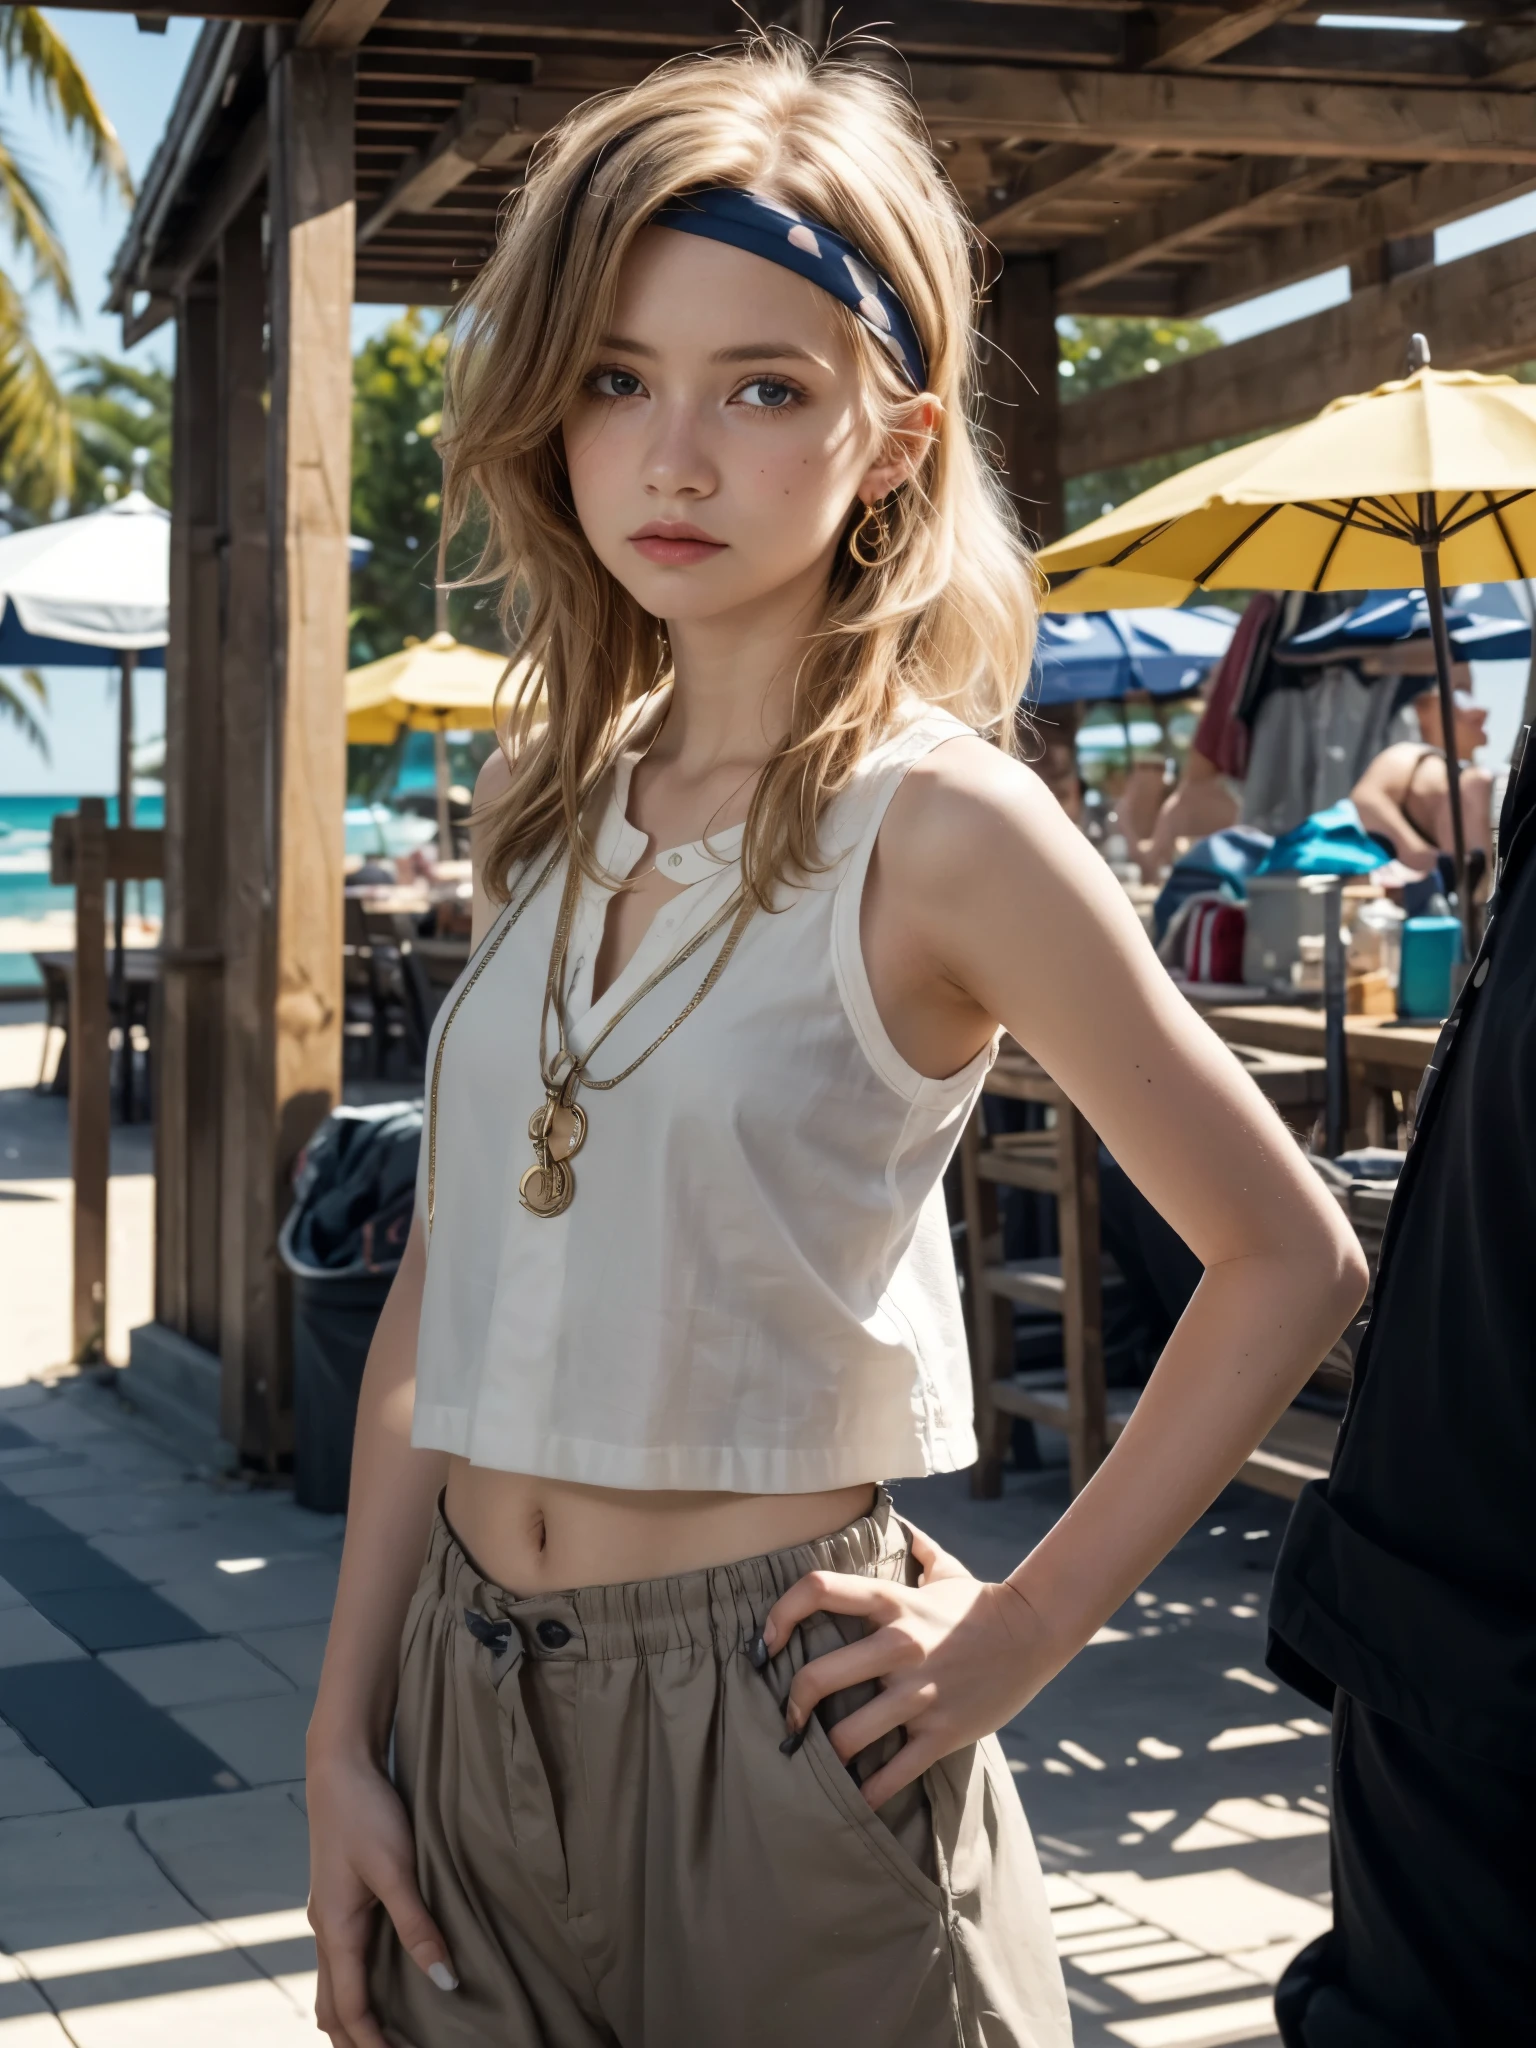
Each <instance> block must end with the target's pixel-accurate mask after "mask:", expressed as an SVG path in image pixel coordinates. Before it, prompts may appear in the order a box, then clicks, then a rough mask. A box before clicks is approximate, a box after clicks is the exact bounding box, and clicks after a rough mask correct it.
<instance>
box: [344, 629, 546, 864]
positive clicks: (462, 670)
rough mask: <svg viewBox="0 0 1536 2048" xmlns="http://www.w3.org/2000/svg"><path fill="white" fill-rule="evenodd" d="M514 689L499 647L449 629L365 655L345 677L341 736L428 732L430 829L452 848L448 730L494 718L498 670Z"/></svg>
mask: <svg viewBox="0 0 1536 2048" xmlns="http://www.w3.org/2000/svg"><path fill="white" fill-rule="evenodd" d="M503 676H507V677H508V682H509V687H511V689H512V693H513V695H514V696H515V695H516V687H515V685H516V677H515V675H509V665H508V662H507V659H506V656H505V655H501V654H491V653H489V652H487V650H486V649H485V648H483V647H466V646H465V645H464V644H463V643H462V642H461V641H458V640H455V639H454V637H453V635H452V634H451V633H447V632H437V633H434V634H433V635H432V637H431V639H430V640H421V641H418V642H417V643H416V644H415V645H414V646H412V647H402V648H401V649H400V651H399V653H398V654H386V655H385V656H384V658H383V660H382V661H370V662H368V663H366V664H365V665H364V666H363V667H362V668H355V669H353V670H352V671H351V673H350V674H349V675H348V677H347V742H348V744H349V745H351V746H389V745H391V744H392V743H393V742H394V741H395V740H396V739H397V738H398V737H399V735H400V732H401V729H402V728H403V727H409V728H410V729H411V730H412V731H413V732H430V733H432V734H433V735H434V737H435V754H436V769H437V830H438V849H439V854H440V856H441V858H443V859H447V858H448V857H449V855H450V853H451V852H452V847H453V840H452V836H451V828H450V822H449V817H448V738H447V736H448V734H449V733H450V732H470V731H484V730H486V729H488V728H490V727H492V726H494V724H495V703H496V691H497V688H498V686H499V684H500V683H501V680H502V677H503Z"/></svg>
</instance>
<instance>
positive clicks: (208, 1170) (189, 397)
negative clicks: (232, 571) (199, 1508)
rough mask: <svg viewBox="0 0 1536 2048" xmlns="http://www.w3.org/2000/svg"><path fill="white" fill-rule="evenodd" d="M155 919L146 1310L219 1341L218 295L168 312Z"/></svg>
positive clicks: (188, 1332)
mask: <svg viewBox="0 0 1536 2048" xmlns="http://www.w3.org/2000/svg"><path fill="white" fill-rule="evenodd" d="M171 460H172V469H173V480H172V492H171V504H172V512H171V637H170V644H169V646H168V647H167V648H166V657H165V862H164V865H165V926H164V930H163V932H162V934H161V991H160V1028H159V1035H158V1038H157V1042H156V1045H155V1084H156V1085H155V1320H156V1322H158V1323H163V1324H165V1325H167V1326H168V1327H169V1328H171V1329H173V1330H176V1331H177V1332H179V1334H180V1335H181V1336H183V1337H186V1338H188V1339H190V1340H191V1342H192V1343H194V1344H201V1345H203V1346H204V1347H206V1348H207V1349H209V1350H213V1349H216V1348H217V1346H218V1340H219V1188H220V1170H219V1121H220V1097H221V1068H222V1058H221V1054H222V1038H223V1022H222V990H221V986H220V977H219V965H220V945H221V939H222V920H223V896H224V811H223V802H224V790H223V780H224V730H223V717H222V713H221V706H220V700H219V689H218V669H219V558H218V523H219V496H218V484H219V468H218V305H217V302H216V300H214V299H213V298H212V297H210V296H209V295H208V294H206V293H201V292H200V293H197V294H195V295H193V296H191V297H189V298H184V299H183V300H182V301H181V302H180V304H179V306H178V308H177V315H176V384H175V403H174V413H173V420H172V442H171Z"/></svg>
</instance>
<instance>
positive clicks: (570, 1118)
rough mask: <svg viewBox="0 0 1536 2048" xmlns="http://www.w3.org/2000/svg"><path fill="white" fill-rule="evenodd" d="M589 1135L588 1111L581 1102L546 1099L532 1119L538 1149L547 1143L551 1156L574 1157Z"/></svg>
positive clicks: (532, 1134) (531, 1137) (530, 1132)
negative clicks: (550, 1100)
mask: <svg viewBox="0 0 1536 2048" xmlns="http://www.w3.org/2000/svg"><path fill="white" fill-rule="evenodd" d="M586 1136H587V1112H586V1111H585V1110H584V1109H583V1108H582V1106H581V1104H580V1103H579V1102H546V1103H545V1105H544V1107H543V1108H542V1109H536V1110H535V1111H534V1112H533V1115H532V1116H531V1117H529V1119H528V1137H529V1140H530V1142H531V1143H532V1145H533V1147H534V1149H535V1151H537V1149H538V1147H539V1146H540V1145H541V1144H542V1145H546V1146H547V1147H548V1148H549V1156H550V1158H551V1159H574V1158H575V1157H576V1154H577V1153H578V1152H579V1151H580V1150H581V1148H582V1145H583V1144H584V1143H585V1141H586Z"/></svg>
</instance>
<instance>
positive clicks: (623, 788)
mask: <svg viewBox="0 0 1536 2048" xmlns="http://www.w3.org/2000/svg"><path fill="white" fill-rule="evenodd" d="M644 752H645V748H644V747H643V746H640V747H636V748H634V749H632V750H627V751H626V752H624V753H622V754H620V755H619V757H618V759H617V760H616V761H615V762H614V764H613V788H612V793H611V795H610V796H609V799H608V814H607V816H606V818H605V819H604V820H603V825H602V829H601V831H600V832H599V834H598V843H597V857H598V860H599V861H600V862H601V864H602V865H603V866H604V867H605V868H607V870H608V872H609V873H610V874H614V875H621V876H627V875H628V874H629V873H630V872H631V871H632V870H633V868H634V867H635V866H636V864H637V863H638V861H639V859H640V857H641V855H642V854H643V853H644V851H645V841H646V835H645V834H644V833H643V832H642V831H641V830H640V828H639V826H638V825H632V824H631V823H630V822H629V785H630V781H631V778H632V777H633V775H634V772H635V766H636V763H637V762H638V761H639V760H640V759H641V757H642V755H643V754H644ZM746 829H747V828H746V826H745V825H729V826H727V827H726V829H725V830H724V831H723V832H712V833H711V834H710V836H709V838H708V839H696V840H694V841H693V843H692V844H691V845H688V846H664V847H663V848H662V849H661V851H660V852H659V853H658V854H657V855H656V872H657V874H659V875H660V876H661V878H662V880H663V881H666V882H675V883H676V884H677V885H678V887H679V888H680V889H687V888H691V887H692V885H693V884H694V883H695V882H707V881H709V880H711V879H712V878H713V877H714V876H716V875H718V874H719V873H720V870H721V869H722V868H725V867H734V866H735V865H736V863H737V862H738V860H739V859H740V858H741V842H742V840H743V838H744V837H745V836H746Z"/></svg>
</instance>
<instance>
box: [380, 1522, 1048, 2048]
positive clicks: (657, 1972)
mask: <svg viewBox="0 0 1536 2048" xmlns="http://www.w3.org/2000/svg"><path fill="white" fill-rule="evenodd" d="M812 1570H828V1571H835V1572H849V1573H859V1574H862V1575H864V1576H871V1577H880V1578H888V1579H895V1580H898V1581H904V1582H906V1583H908V1584H911V1583H913V1582H915V1580H916V1578H917V1576H918V1574H917V1568H916V1566H915V1564H914V1563H913V1561H912V1558H911V1555H910V1548H909V1539H908V1532H907V1530H906V1529H905V1527H904V1526H903V1525H902V1524H901V1522H900V1521H899V1520H898V1519H897V1518H896V1517H895V1516H894V1515H893V1514H892V1512H891V1506H890V1500H889V1497H888V1496H886V1495H884V1494H881V1495H880V1496H879V1497H878V1499H877V1501H876V1504H875V1507H874V1508H873V1510H872V1511H871V1513H870V1514H869V1515H867V1516H865V1517H864V1518H863V1519H862V1520H860V1521H858V1522H855V1523H853V1524H852V1526H851V1527H849V1528H847V1529H844V1530H842V1531H841V1532H840V1533H839V1534H837V1535H835V1536H828V1537H824V1538H822V1539H821V1540H820V1541H818V1542H815V1543H807V1544H802V1545H801V1546H800V1547H799V1548H797V1549H794V1550H785V1551H780V1552H778V1553H776V1554H775V1555H773V1556H769V1557H755V1558H749V1559H747V1560H746V1561H745V1562H743V1563H740V1564H730V1565H721V1566H718V1567H716V1568H715V1569H713V1570H709V1571H700V1572H690V1573H688V1574H686V1575H684V1576H683V1577H680V1578H675V1579H655V1580H652V1581H650V1582H648V1583H641V1584H634V1585H617V1586H589V1587H586V1588H584V1589H583V1590H581V1591H579V1592H574V1593H559V1594H551V1595H547V1596H543V1595H541V1596H538V1597H534V1598H530V1599H517V1598H514V1597H513V1596H512V1595H511V1594H509V1593H506V1592H504V1591H503V1590H502V1589H501V1588H500V1587H498V1586H495V1585H492V1584H490V1583H489V1582H488V1581H487V1580H486V1579H484V1578H483V1577H482V1576H481V1575H480V1573H479V1572H478V1571H477V1570H476V1568H475V1566H474V1565H473V1563H472V1562H471V1561H470V1559H469V1558H468V1557H467V1556H466V1555H465V1553H464V1551H463V1550H462V1549H461V1547H460V1546H459V1544H458V1542H457V1541H456V1539H455V1538H454V1536H453V1534H452V1531H451V1530H450V1529H449V1528H448V1526H447V1524H446V1523H445V1522H444V1521H443V1520H442V1518H441V1516H439V1518H438V1521H437V1525H436V1527H435V1529H434V1531H433V1535H432V1541H431V1546H430V1549H429V1552H428V1556H427V1563H426V1568H425V1570H424V1572H423V1574H422V1578H421V1583H420V1585H419V1586H418V1588H417V1591H416V1595H415V1599H414V1601H413V1602H412V1605H411V1610H410V1614H409V1618H408V1620H407V1622H406V1629H405V1637H404V1643H403V1647H402V1666H401V1682H400V1702H399V1708H398V1717H397V1721H396V1727H395V1768H396V1778H397V1782H398V1784H399V1786H400V1790H401V1793H402V1795H403V1797H404V1799H405V1802H406V1805H407V1807H408V1808H409V1811H410V1814H411V1817H412V1821H413V1823H414V1826H415V1830H416V1860H417V1869H418V1876H419V1880H420V1884H421V1890H422V1894H423V1896H424V1898H425V1900H426V1903H427V1907H428V1909H429V1911H430V1912H431V1913H432V1914H433V1915H434V1916H435V1917H436V1920H437V1923H438V1925H439V1926H440V1927H441V1929H442V1931H443V1935H444V1937H445V1939H446V1940H447V1943H448V1947H449V1951H450V1953H451V1955H452V1958H453V1966H454V1969H455V1970H456V1971H457V1973H458V1976H459V1989H458V1990H457V1991H455V1992H442V1991H439V1990H437V1989H436V1988H435V1987H434V1986H433V1985H432V1984H431V1983H430V1982H429V1981H428V1980H427V1978H426V1977H425V1976H424V1975H423V1974H422V1973H421V1971H420V1970H418V1969H417V1967H416V1965H415V1964H414V1963H413V1962H411V1960H410V1959H409V1957H408V1956H406V1955H405V1954H404V1953H403V1951H402V1950H401V1948H400V1945H399V1942H398V1941H397V1939H396V1938H395V1936H394V1932H393V1930H392V1928H391V1927H390V1925H389V1922H388V1920H387V1919H386V1918H385V1917H384V1916H383V1915H382V1914H381V1915H380V1916H379V1930H378V1938H377V1940H376V1944H375V1951H374V1957H373V1965H372V1973H371V1987H372V1996H373V2000H374V2011H375V2013H376V2014H377V2016H378V2018H379V2021H380V2024H381V2025H382V2026H383V2027H384V2029H385V2031H386V2033H387V2035H388V2037H389V2039H390V2040H391V2041H392V2042H394V2043H396V2044H398V2048H599V2044H601V2048H941V2044H943V2048H1005V2044H1008V2048H1012V2044H1017V2048H1070V2043H1071V2038H1072V2033H1071V2024H1070V2021H1069V2019H1068V2016H1067V2005H1066V1996H1065V1992H1064V1990H1063V1987H1062V1980H1061V1970H1060V1966H1059V1964H1058V1963H1057V1960H1056V1951H1055V1945H1054V1943H1053V1941H1052V1938H1051V1926H1050V1915H1049V1912H1048V1910H1047V1907H1046V1903H1045V1893H1044V1886H1043V1884H1042V1882H1041V1876H1040V1865H1039V1861H1038V1859H1037V1857H1036V1855H1035V1848H1034V1843H1033V1841H1032V1840H1031V1838H1030V1833H1029V1828H1028V1826H1027V1824H1026V1823H1025V1819H1024V1815H1023V1812H1022V1810H1021V1808H1020V1806H1019V1800H1018V1795H1017V1793H1016V1792H1015V1790H1014V1786H1013V1781H1012V1778H1011V1777H1010V1775H1009V1772H1008V1768H1007V1765H1006V1763H1005V1761H1004V1758H1003V1755H1002V1751H1001V1750H1000V1748H999V1747H998V1744H997V1742H996V1740H995V1738H989V1739H988V1740H987V1741H985V1742H981V1743H978V1744H976V1746H975V1747H974V1748H971V1749H966V1750H963V1751H960V1752H958V1753H957V1754H956V1755H954V1756H951V1757H948V1758H946V1759H945V1761H944V1762H943V1763H942V1764H940V1765H938V1766H937V1767H936V1768H935V1769H933V1770H931V1771H930V1772H928V1774H927V1775H926V1777H925V1778H924V1779H923V1780H922V1782H921V1784H920V1785H918V1786H914V1787H912V1788H911V1790H910V1791H909V1792H908V1793H907V1794H898V1795H897V1797H896V1798H895V1799H893V1800H891V1801H889V1802H888V1803H887V1805H886V1806H885V1807H884V1808H882V1810H881V1812H880V1813H879V1814H878V1815H877V1814H874V1813H872V1812H871V1811H870V1810H869V1808H868V1807H867V1806H866V1805H865V1803H864V1800H863V1798H862V1796H861V1794H860V1792H859V1788H858V1783H857V1779H856V1775H855V1774H851V1773H850V1771H849V1769H848V1767H847V1766H846V1765H844V1764H843V1763H842V1762H841V1761H840V1760H839V1759H838V1756H837V1754H836V1752H835V1751H834V1750H833V1748H832V1745H831V1743H830V1742H829V1741H828V1739H827V1733H826V1722H825V1721H824V1720H823V1719H822V1718H818V1717H813V1718H812V1721H811V1724H810V1728H809V1731H808V1733H807V1737H806V1740H805V1742H804V1744H803V1746H802V1747H801V1748H800V1749H799V1750H798V1751H797V1752H796V1753H795V1754H793V1755H791V1756H784V1755H782V1754H781V1753H780V1749H779V1744H780V1742H781V1741H782V1740H783V1738H784V1733H785V1730H784V1721H783V1715H782V1706H783V1701H784V1698H785V1696H786V1694H787V1693H788V1690H789V1684H790V1680H791V1678H792V1677H793V1675H794V1673H795V1672H796V1671H797V1670H798V1669H799V1668H800V1666H801V1665H802V1664H803V1663H804V1662H805V1661H806V1659H807V1658H808V1657H813V1656H819V1655H822V1654H824V1653H825V1652H826V1651H828V1650H832V1649H836V1648H837V1647H838V1646H839V1645H840V1644H841V1643H842V1642H844V1641H850V1640H853V1639H856V1638H857V1637H858V1636H859V1635H860V1634H861V1633H862V1626H863V1625H862V1623H861V1622H860V1621H859V1620H858V1619H856V1618H852V1617H843V1616H832V1615H822V1616H817V1617H816V1618H814V1619H813V1620H812V1621H811V1622H809V1623H807V1624H806V1625H805V1626H804V1627H802V1628H801V1629H799V1630H798V1631H797V1632H796V1635H795V1637H794V1638H793V1639H792V1640H791V1642H790V1644H789V1645H788V1646H787V1647H786V1648H785V1649H784V1650H782V1651H781V1652H780V1653H779V1655H778V1656H776V1657H775V1658H773V1659H772V1660H771V1662H770V1663H769V1665H768V1667H767V1668H766V1669H765V1670H763V1671H759V1670H757V1669H755V1668H754V1666H753V1663H752V1660H751V1657H750V1655H749V1654H748V1648H747V1646H748V1644H749V1643H750V1642H751V1640H752V1638H753V1637H754V1636H755V1635H756V1633H757V1631H758V1629H759V1628H760V1627H761V1625H762V1622H763V1619H764V1617H765V1616H766V1614H767V1612H768V1610H769V1608H770V1607H771V1606H772V1605H773V1603H774V1601H775V1600H776V1599H777V1598H778V1596H779V1595H780V1594H781V1593H783V1592H784V1591H785V1590H786V1589H787V1588H788V1587H789V1586H791V1585H793V1584H794V1582H795V1580H796V1579H798V1578H800V1577H801V1576H802V1574H803V1573H805V1572H807V1571H812ZM872 1691H873V1688H872V1687H869V1686H864V1687H858V1688H855V1689H853V1690H852V1691H851V1692H848V1693H843V1694H839V1695H838V1696H837V1697H836V1698H835V1699H834V1700H832V1701H829V1702H827V1703H826V1704H825V1707H824V1709H823V1713H824V1714H825V1716H826V1721H835V1720H836V1719H838V1718H839V1717H840V1716H841V1715H842V1714H846V1713H848V1712H851V1711H852V1710H853V1708H854V1707H856V1706H858V1705H860V1704H862V1702H863V1701H864V1700H865V1699H867V1698H869V1697H870V1696H871V1693H872ZM828 1710H830V1711H828ZM899 1740H900V1737H899V1735H897V1736H893V1737H891V1738H890V1739H889V1744H888V1745H887V1746H883V1747H882V1746H881V1745H876V1748H875V1749H874V1750H872V1751H866V1752H865V1753H864V1756H863V1757H861V1758H860V1759H859V1760H858V1765H859V1771H860V1772H861V1773H862V1775H864V1776H867V1775H868V1773H869V1771H870V1770H871V1769H873V1768H874V1767H875V1764H876V1763H877V1762H878V1761H880V1760H881V1759H882V1757H883V1755H886V1754H889V1753H890V1749H891V1747H893V1746H896V1745H898V1744H899Z"/></svg>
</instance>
